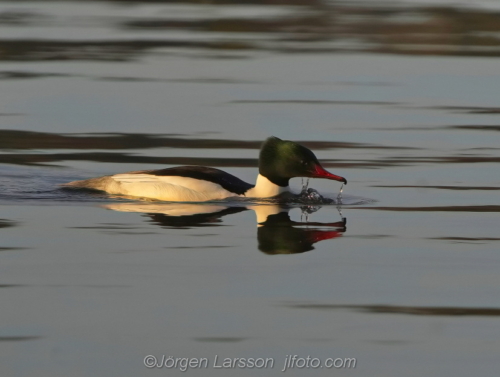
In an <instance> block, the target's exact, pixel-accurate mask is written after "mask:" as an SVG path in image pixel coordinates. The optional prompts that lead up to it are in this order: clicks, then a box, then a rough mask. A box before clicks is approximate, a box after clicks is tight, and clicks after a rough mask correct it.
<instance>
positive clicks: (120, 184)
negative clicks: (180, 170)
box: [96, 173, 236, 202]
mask: <svg viewBox="0 0 500 377" xmlns="http://www.w3.org/2000/svg"><path fill="white" fill-rule="evenodd" d="M96 188H97V187H96ZM98 189H100V190H103V191H106V192H109V193H110V194H117V195H130V196H139V197H143V198H152V199H158V200H168V201H176V202H204V201H207V200H217V199H224V198H228V197H230V196H236V194H234V193H232V192H230V191H227V190H225V189H223V188H222V187H221V186H220V185H218V184H216V183H213V182H209V181H204V180H201V179H194V178H186V177H178V176H157V175H150V174H128V173H124V174H116V175H113V176H111V177H109V179H108V180H106V182H105V184H104V185H103V187H98Z"/></svg>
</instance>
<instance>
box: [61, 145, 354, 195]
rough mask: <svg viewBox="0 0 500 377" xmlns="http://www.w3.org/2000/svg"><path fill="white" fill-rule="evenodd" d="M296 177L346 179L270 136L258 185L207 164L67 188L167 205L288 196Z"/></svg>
mask: <svg viewBox="0 0 500 377" xmlns="http://www.w3.org/2000/svg"><path fill="white" fill-rule="evenodd" d="M295 177H309V178H324V179H332V180H335V181H339V182H343V183H344V184H347V181H346V179H345V178H343V177H340V176H338V175H334V174H331V173H329V172H327V171H326V170H325V169H323V167H322V166H321V164H320V163H319V161H318V159H317V158H316V156H315V155H314V153H313V152H312V151H311V150H309V149H307V148H306V147H304V146H302V145H300V144H298V143H295V142H293V141H289V140H281V139H279V138H277V137H274V136H272V137H270V138H268V139H267V140H266V141H264V143H263V144H262V147H261V150H260V155H259V175H258V176H257V182H256V184H255V186H254V185H251V184H249V183H246V182H244V181H242V180H241V179H239V178H237V177H235V176H233V175H231V174H229V173H226V172H224V171H222V170H219V169H215V168H209V167H205V166H179V167H173V168H167V169H160V170H141V171H133V172H128V173H121V174H115V175H108V176H104V177H98V178H91V179H86V180H83V181H73V182H69V183H66V184H64V185H63V186H65V187H73V188H86V189H94V190H101V191H105V192H107V193H109V194H115V195H126V196H136V197H141V198H149V199H157V200H165V201H175V202H204V201H209V200H220V199H225V198H229V197H234V196H240V197H247V198H269V197H274V196H277V195H280V194H282V193H285V192H290V188H289V186H288V182H289V180H290V178H295Z"/></svg>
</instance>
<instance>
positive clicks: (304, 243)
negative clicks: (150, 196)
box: [104, 203, 346, 255]
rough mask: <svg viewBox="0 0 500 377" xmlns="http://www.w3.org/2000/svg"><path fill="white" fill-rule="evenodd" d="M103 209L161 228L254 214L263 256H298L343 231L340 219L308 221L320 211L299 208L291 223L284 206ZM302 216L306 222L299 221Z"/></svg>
mask: <svg viewBox="0 0 500 377" xmlns="http://www.w3.org/2000/svg"><path fill="white" fill-rule="evenodd" d="M104 208H107V209H111V210H115V211H120V212H139V213H144V214H145V215H146V216H147V217H149V218H150V222H152V223H154V224H156V225H158V226H161V227H164V228H180V229H182V228H184V229H187V228H193V227H211V226H221V225H222V217H224V216H226V215H231V214H235V213H239V212H243V211H247V210H253V211H254V212H255V214H256V217H257V240H258V245H259V246H258V247H259V250H260V251H262V252H263V253H265V254H269V255H273V254H297V253H304V252H306V251H310V250H313V249H314V246H313V245H314V244H315V243H316V242H319V241H323V240H328V239H333V238H337V237H340V236H342V234H343V233H344V232H345V231H346V219H345V217H343V216H342V214H341V212H340V210H339V213H340V215H341V220H340V221H337V222H330V223H323V222H311V221H308V216H309V215H310V214H311V213H312V212H316V211H317V210H319V209H320V208H321V207H311V206H301V207H300V208H301V210H302V214H303V216H302V218H301V221H292V220H291V219H290V215H289V211H290V210H291V209H292V208H294V207H290V206H286V205H277V204H273V205H250V206H236V207H229V206H226V205H224V204H213V205H206V204H181V203H176V204H153V203H137V204H136V203H117V204H109V205H105V206H104ZM304 216H305V221H302V220H303V219H304Z"/></svg>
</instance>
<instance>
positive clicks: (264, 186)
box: [245, 174, 290, 198]
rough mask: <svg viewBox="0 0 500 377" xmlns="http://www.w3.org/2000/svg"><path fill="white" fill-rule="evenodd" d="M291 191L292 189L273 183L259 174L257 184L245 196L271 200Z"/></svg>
mask: <svg viewBox="0 0 500 377" xmlns="http://www.w3.org/2000/svg"><path fill="white" fill-rule="evenodd" d="M289 191H290V187H288V186H285V187H282V186H278V185H276V184H274V183H272V182H271V181H270V180H269V179H267V178H266V177H264V176H263V175H260V174H259V175H258V176H257V182H256V183H255V186H254V187H252V188H251V189H250V190H248V191H247V192H246V193H245V196H247V197H249V198H269V197H272V196H276V195H279V194H282V193H284V192H289Z"/></svg>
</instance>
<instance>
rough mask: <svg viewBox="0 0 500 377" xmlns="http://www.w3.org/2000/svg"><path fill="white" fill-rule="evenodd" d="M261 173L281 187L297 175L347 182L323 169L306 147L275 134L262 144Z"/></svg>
mask: <svg viewBox="0 0 500 377" xmlns="http://www.w3.org/2000/svg"><path fill="white" fill-rule="evenodd" d="M259 173H260V174H261V175H263V176H264V177H266V178H267V179H269V180H270V181H271V182H272V183H274V184H276V185H278V186H281V187H286V186H288V181H289V180H290V178H295V177H309V178H325V179H333V180H335V181H339V182H344V183H345V184H347V181H346V179H345V178H343V177H339V176H338V175H334V174H331V173H329V172H327V171H326V170H325V169H323V167H322V166H321V164H320V163H319V161H318V159H317V158H316V156H315V155H314V153H313V152H311V151H310V150H309V149H307V148H306V147H304V146H302V145H300V144H297V143H295V142H293V141H289V140H281V139H278V138H277V137H274V136H272V137H270V138H268V139H267V140H266V141H264V144H262V148H261V150H260V156H259Z"/></svg>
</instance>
